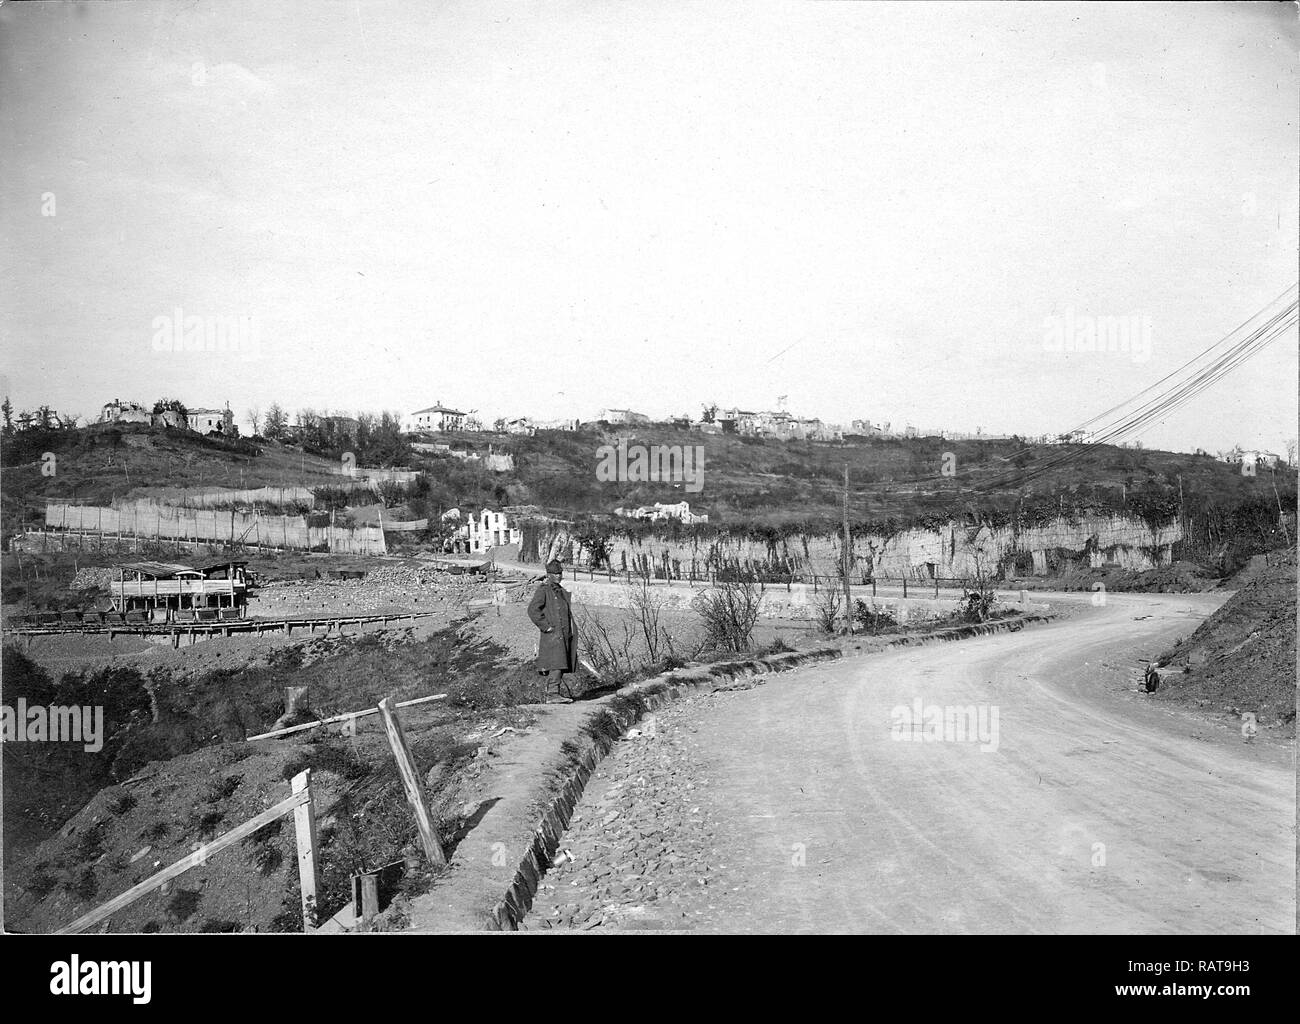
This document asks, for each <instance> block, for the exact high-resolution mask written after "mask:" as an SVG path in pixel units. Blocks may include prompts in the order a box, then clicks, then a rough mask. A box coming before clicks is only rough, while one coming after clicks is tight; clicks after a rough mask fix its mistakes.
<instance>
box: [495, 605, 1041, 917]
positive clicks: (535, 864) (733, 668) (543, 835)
mask: <svg viewBox="0 0 1300 1024" xmlns="http://www.w3.org/2000/svg"><path fill="white" fill-rule="evenodd" d="M1054 618H1055V616H1054V615H1051V614H1033V615H1021V616H1016V617H1015V618H1010V619H1000V620H998V621H996V622H984V623H971V624H969V625H964V626H952V627H949V628H947V629H941V630H936V631H935V632H933V633H927V634H925V635H924V636H901V637H897V638H895V639H894V640H891V641H890V642H889V643H888V644H887V645H886V646H887V647H907V646H922V645H924V644H928V643H935V642H949V641H953V640H962V639H966V638H968V637H973V636H986V635H989V634H992V633H1001V632H1007V631H1011V632H1015V631H1018V630H1020V629H1022V628H1023V627H1024V626H1026V625H1030V624H1033V623H1039V622H1050V621H1051V620H1052V619H1054ZM864 653H878V652H864ZM844 656H845V654H844V651H843V650H841V649H840V648H839V647H829V646H828V647H815V648H813V649H811V650H808V651H790V652H787V653H785V654H771V655H767V656H765V657H761V658H753V659H750V660H748V661H732V662H725V663H722V664H717V665H701V666H699V667H696V668H686V669H674V670H673V671H671V672H665V673H664V674H662V675H658V676H654V677H653V678H651V679H646V680H644V681H642V682H639V683H634V684H632V685H630V686H625V687H623V688H622V689H620V690H618V691H617V693H616V694H615V695H614V697H613V698H612V699H609V700H607V701H606V702H602V706H599V707H597V708H595V709H593V711H592V713H591V714H590V715H588V716H587V719H586V721H585V722H584V723H583V724H582V725H581V726H580V727H579V731H578V734H577V735H576V736H575V737H574V739H573V740H571V741H570V742H571V743H573V744H574V745H575V746H576V747H577V748H578V750H579V751H580V753H577V754H576V755H575V757H574V760H575V761H576V763H575V764H574V765H573V767H572V768H570V769H569V770H568V775H567V779H566V781H565V782H564V784H563V785H562V786H561V788H560V790H559V792H558V793H557V794H556V795H555V797H554V798H552V800H551V801H550V803H549V804H548V805H547V808H546V811H545V812H544V813H543V814H542V817H541V820H540V821H539V822H538V824H537V828H536V829H535V830H534V832H533V841H532V844H531V845H530V846H529V848H528V852H527V853H526V854H525V855H524V857H523V859H522V860H520V862H519V867H518V868H517V869H516V870H515V877H514V881H513V882H512V883H511V885H510V888H509V889H507V890H506V894H505V896H504V898H503V899H502V900H501V901H500V902H499V903H497V905H496V906H495V907H493V908H492V910H491V911H490V912H489V913H488V915H487V920H486V921H485V922H484V928H485V929H486V930H488V931H517V930H518V928H519V922H520V921H522V920H523V919H524V916H525V915H526V914H527V913H528V911H529V910H530V909H531V908H532V905H533V897H534V896H535V895H536V894H537V887H538V885H539V883H540V882H541V879H542V876H543V875H544V874H545V873H546V870H547V868H549V866H550V864H551V859H552V858H553V857H554V856H555V852H556V850H558V849H559V847H560V840H561V839H562V838H563V837H564V832H565V830H566V829H567V828H568V827H569V820H570V818H571V817H572V816H573V812H574V809H575V808H576V807H577V806H578V801H579V800H580V799H581V798H582V793H583V790H584V789H585V788H586V786H587V782H588V780H589V779H590V778H591V776H592V773H593V772H594V771H595V770H596V766H597V765H598V764H600V762H601V761H602V760H604V758H605V756H606V755H607V754H608V753H609V752H610V750H612V749H613V747H614V744H615V743H616V742H617V741H618V738H619V737H620V736H621V735H622V734H623V733H624V732H626V731H627V729H628V728H630V727H631V725H632V724H633V723H634V722H636V721H637V720H639V719H640V718H641V716H642V715H643V714H644V713H645V712H647V711H654V710H655V709H657V708H660V707H662V706H663V705H665V704H667V703H669V702H671V701H675V700H679V699H680V698H682V697H683V696H686V695H687V694H690V693H698V692H711V691H713V690H716V689H718V688H719V686H720V685H725V684H727V683H729V682H731V681H733V680H736V679H744V678H748V677H750V676H757V675H766V674H769V673H773V672H789V671H790V670H792V669H795V668H800V667H802V666H804V665H810V664H814V663H816V662H821V661H837V660H839V659H841V658H843V657H844Z"/></svg>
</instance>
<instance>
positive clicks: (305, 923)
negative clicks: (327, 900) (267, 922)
mask: <svg viewBox="0 0 1300 1024" xmlns="http://www.w3.org/2000/svg"><path fill="white" fill-rule="evenodd" d="M293 791H294V793H304V792H305V793H306V794H307V802H306V803H304V804H301V805H300V806H298V807H295V808H294V809H293V827H294V832H295V833H296V835H297V839H298V881H299V883H300V887H301V889H302V930H303V931H304V932H310V931H312V930H313V929H314V928H315V927H316V809H315V807H314V806H313V805H312V801H311V769H310V768H308V769H306V770H305V771H301V772H299V773H298V774H297V775H295V776H294V777H293Z"/></svg>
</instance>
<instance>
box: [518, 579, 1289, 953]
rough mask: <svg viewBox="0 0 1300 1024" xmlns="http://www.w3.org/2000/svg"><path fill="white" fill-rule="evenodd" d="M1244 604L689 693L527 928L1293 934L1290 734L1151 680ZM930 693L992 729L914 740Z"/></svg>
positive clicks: (1197, 599) (1150, 606) (1111, 598)
mask: <svg viewBox="0 0 1300 1024" xmlns="http://www.w3.org/2000/svg"><path fill="white" fill-rule="evenodd" d="M1225 597H1226V595H1209V594H1202V595H1113V594H1112V595H1108V601H1107V604H1106V606H1105V607H1104V608H1093V607H1091V606H1090V605H1089V604H1088V602H1087V599H1086V598H1084V599H1083V600H1082V603H1081V604H1079V605H1077V606H1076V607H1075V608H1074V609H1073V611H1074V614H1073V615H1072V616H1071V617H1070V618H1068V619H1065V620H1063V621H1061V622H1058V623H1055V624H1053V625H1051V626H1046V627H1039V628H1035V629H1027V630H1024V631H1022V632H1019V633H1013V634H998V635H995V636H991V637H985V638H980V639H978V640H970V641H963V642H961V643H954V644H947V645H942V646H935V647H927V648H920V649H914V650H902V651H898V652H895V653H888V654H884V655H876V656H872V657H866V658H857V659H849V660H846V661H844V662H840V663H837V664H834V665H832V666H829V667H817V668H809V669H803V670H799V671H797V672H792V673H790V674H788V675H780V676H775V677H772V678H771V679H770V680H768V681H767V682H765V683H764V684H763V685H760V686H757V687H755V688H753V689H750V690H746V691H742V692H732V693H719V694H714V695H710V696H708V697H701V698H694V699H692V700H689V701H685V702H682V703H681V704H679V705H676V706H674V707H673V708H672V709H670V710H668V711H667V712H665V713H661V714H660V715H659V716H658V718H657V720H656V736H655V738H653V739H641V740H635V741H627V742H624V743H623V744H621V745H620V747H619V748H618V749H617V750H616V751H615V752H614V753H613V754H612V755H611V756H610V758H609V759H607V760H606V761H605V762H604V764H603V765H602V769H601V775H602V776H603V777H598V778H596V779H594V780H593V782H592V784H591V785H589V787H588V791H587V795H586V797H585V798H584V800H583V802H582V804H581V806H580V808H579V811H578V813H579V814H581V815H582V818H581V820H580V821H578V822H577V823H576V825H575V826H574V827H573V828H572V829H571V830H570V835H569V837H567V838H566V840H565V843H564V844H563V845H564V846H566V847H570V848H572V849H573V851H574V854H575V857H576V862H575V864H574V865H572V866H566V867H565V868H561V869H560V870H559V871H558V872H552V873H551V874H550V875H548V877H547V878H546V879H545V880H544V882H545V884H546V885H547V886H548V888H544V889H543V891H542V893H541V894H540V895H539V898H538V900H537V902H536V904H535V906H534V910H533V913H532V914H530V915H529V917H528V919H527V921H526V924H527V926H528V927H529V928H539V927H544V926H546V924H547V923H548V922H549V923H550V924H551V925H552V926H555V927H561V928H563V927H566V926H567V927H578V928H582V927H586V928H589V929H608V928H618V927H628V926H639V927H658V928H672V929H678V928H691V929H705V930H720V931H742V932H745V931H781V932H786V931H843V932H882V933H892V932H1031V933H1040V932H1041V933H1059V932H1156V933H1163V932H1176V933H1192V932H1209V933H1224V932H1226V933H1252V932H1294V930H1295V923H1296V918H1295V834H1294V825H1295V771H1294V762H1293V759H1292V753H1291V750H1290V748H1289V746H1287V745H1284V744H1280V743H1277V742H1273V741H1271V740H1270V739H1269V738H1268V737H1261V739H1260V740H1257V741H1256V742H1254V743H1251V744H1247V743H1245V742H1243V740H1242V738H1241V736H1240V734H1239V732H1238V731H1236V730H1235V729H1233V728H1231V726H1230V724H1228V723H1223V722H1217V723H1216V722H1214V721H1211V720H1207V719H1204V718H1201V717H1198V716H1195V715H1192V714H1190V713H1188V712H1185V711H1180V710H1175V709H1171V708H1169V707H1167V706H1164V705H1157V704H1155V703H1154V702H1152V701H1150V700H1148V699H1147V698H1146V697H1145V695H1143V694H1140V693H1138V692H1137V691H1136V689H1135V686H1136V681H1137V678H1138V676H1139V671H1138V669H1139V666H1138V665H1137V663H1136V659H1137V658H1138V657H1154V656H1155V655H1156V654H1157V653H1158V652H1159V651H1160V650H1161V649H1163V648H1164V647H1165V646H1167V644H1168V643H1169V642H1171V641H1172V639H1173V638H1174V637H1175V636H1177V635H1179V634H1183V635H1185V634H1187V633H1190V632H1191V631H1192V630H1193V629H1194V628H1195V626H1196V624H1197V622H1199V621H1200V619H1201V618H1202V617H1203V616H1205V615H1207V614H1209V613H1210V612H1211V611H1212V610H1213V609H1214V608H1215V607H1217V605H1218V604H1219V603H1221V602H1222V601H1223V600H1224V599H1225ZM1076 600H1077V599H1076ZM917 700H919V701H920V703H921V705H922V707H923V709H924V708H926V707H928V706H932V705H933V706H940V707H942V706H962V707H964V706H972V705H973V706H974V707H975V708H976V710H977V713H978V712H980V711H982V712H983V713H984V715H985V718H984V724H985V726H987V727H991V725H992V722H993V718H992V713H993V711H994V710H996V712H997V720H996V721H997V730H996V733H994V732H993V731H992V729H991V728H988V729H986V731H985V739H986V740H993V741H995V742H985V743H983V744H981V743H980V742H971V741H963V740H961V739H957V738H953V739H950V740H947V741H926V740H924V739H923V738H922V739H919V740H917V741H911V740H908V741H900V740H899V739H897V738H894V736H893V735H891V733H895V732H898V731H900V730H898V729H896V728H895V726H897V725H899V724H900V723H901V719H900V718H899V717H898V716H896V715H895V714H894V712H895V709H898V708H911V707H912V706H913V704H914V702H915V701H917ZM902 731H903V732H904V733H905V734H907V735H911V733H910V732H909V731H907V730H902ZM981 746H984V747H990V748H991V747H994V746H996V749H989V750H987V751H982V750H981ZM614 810H618V811H619V815H618V816H617V817H614V818H610V814H611V813H612V812H613V811H614ZM674 855H676V856H677V857H678V858H680V862H678V861H673V860H670V859H669V858H671V857H672V856H674ZM638 868H640V870H638ZM701 879H703V882H701V881H700V880H701ZM575 883H576V884H575ZM619 886H622V887H623V888H622V889H621V890H620V889H619V888H618V887H619ZM692 887H694V888H692ZM706 893H707V895H706Z"/></svg>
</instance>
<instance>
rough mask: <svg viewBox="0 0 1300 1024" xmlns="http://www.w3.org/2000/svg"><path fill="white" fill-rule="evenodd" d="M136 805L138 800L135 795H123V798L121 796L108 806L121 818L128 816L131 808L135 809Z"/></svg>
mask: <svg viewBox="0 0 1300 1024" xmlns="http://www.w3.org/2000/svg"><path fill="white" fill-rule="evenodd" d="M135 805H136V799H135V796H134V794H132V793H123V794H122V795H121V796H119V797H118V798H117V799H116V800H114V801H112V802H111V803H110V804H109V805H108V809H109V810H110V811H112V812H113V813H114V814H115V815H117V816H118V817H119V818H120V817H121V816H122V815H123V814H126V813H127V812H128V811H130V810H131V808H133V807H134V806H135Z"/></svg>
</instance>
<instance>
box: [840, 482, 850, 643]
mask: <svg viewBox="0 0 1300 1024" xmlns="http://www.w3.org/2000/svg"><path fill="white" fill-rule="evenodd" d="M852 544H853V541H852V538H851V537H850V535H849V464H848V463H847V462H846V463H845V464H844V552H843V554H844V566H843V570H842V573H843V576H844V619H845V621H846V622H847V623H848V627H849V632H850V633H852V632H853V593H852V591H851V590H850V589H849V571H850V566H851V564H852V562H851V558H852V556H851V554H850V551H851V546H852Z"/></svg>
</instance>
